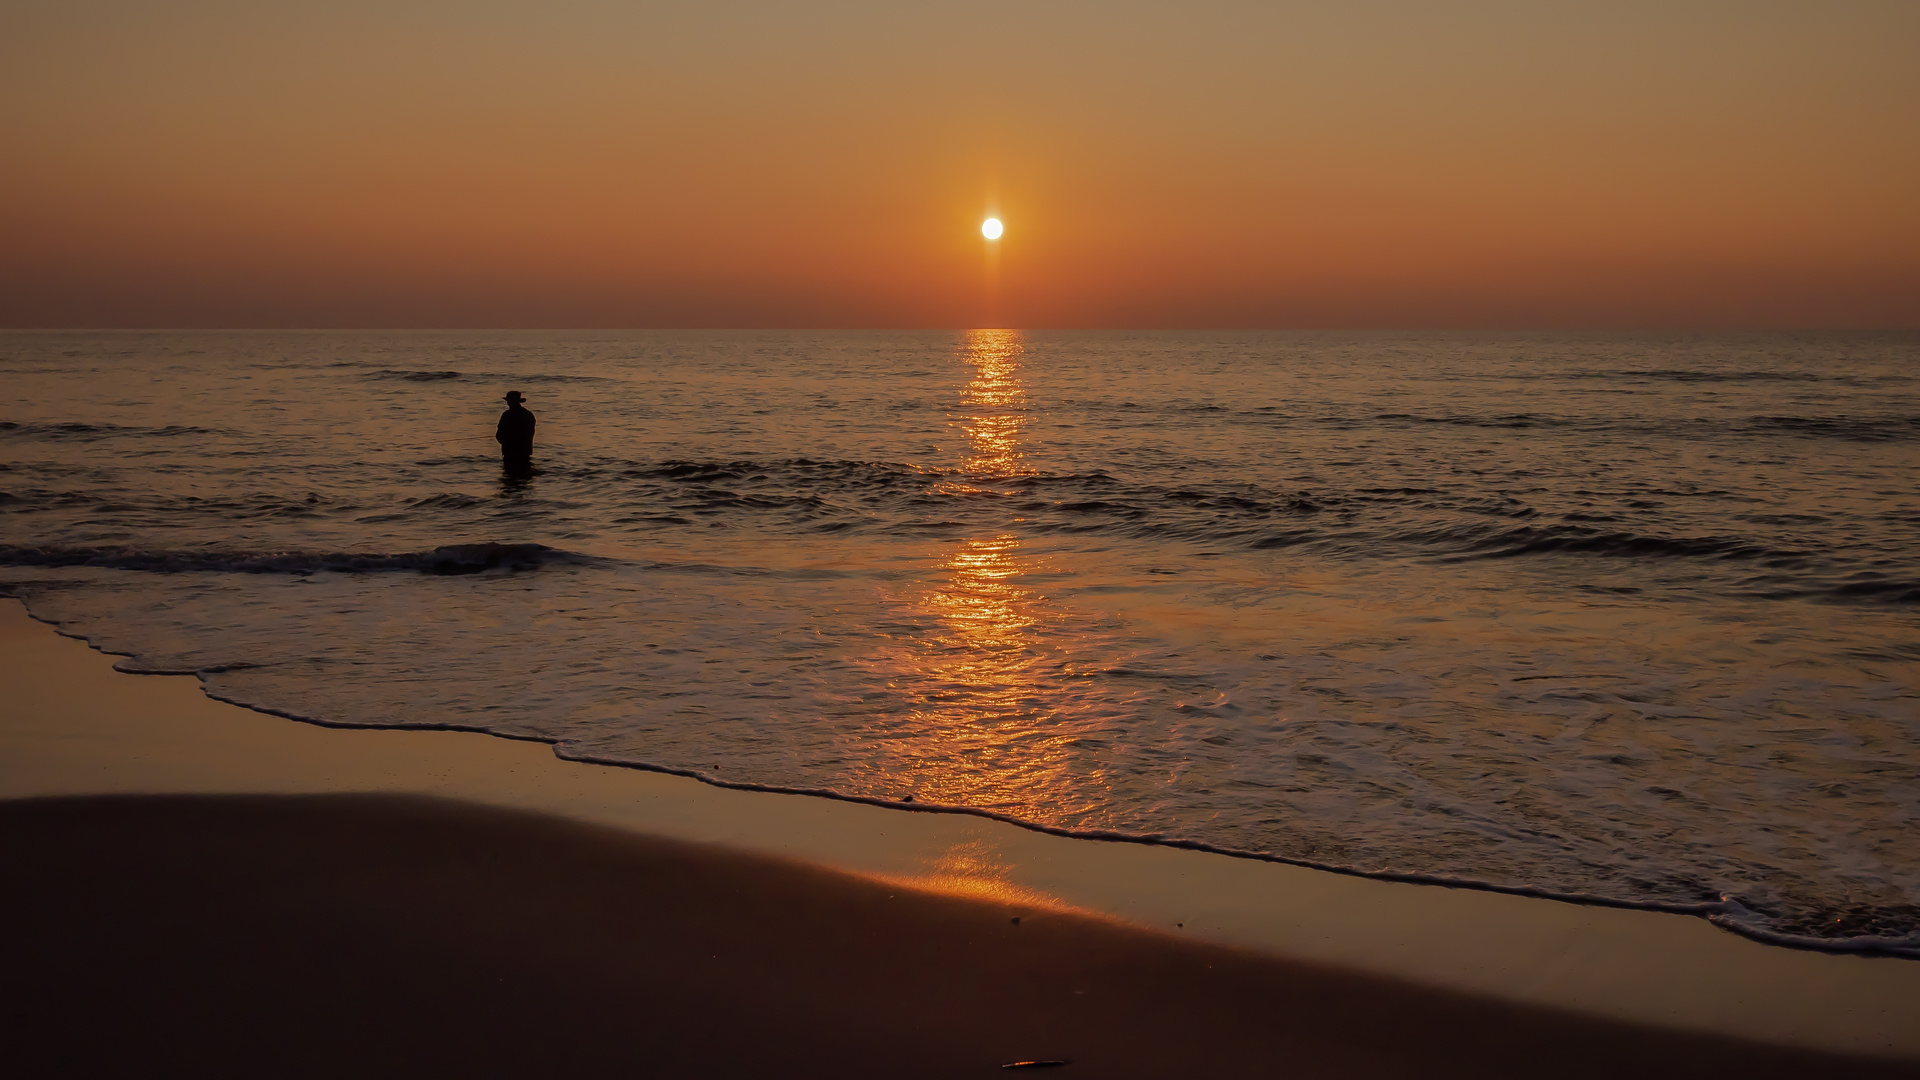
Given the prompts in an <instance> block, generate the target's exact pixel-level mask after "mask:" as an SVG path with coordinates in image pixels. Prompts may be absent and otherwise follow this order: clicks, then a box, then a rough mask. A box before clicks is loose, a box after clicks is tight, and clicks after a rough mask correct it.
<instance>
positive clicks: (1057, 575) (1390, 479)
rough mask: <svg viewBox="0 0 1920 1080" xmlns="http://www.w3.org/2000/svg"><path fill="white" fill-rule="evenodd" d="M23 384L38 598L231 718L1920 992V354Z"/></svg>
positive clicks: (126, 351) (36, 609)
mask: <svg viewBox="0 0 1920 1080" xmlns="http://www.w3.org/2000/svg"><path fill="white" fill-rule="evenodd" d="M0 384H3V385H4V386H5V400H4V402H0V593H4V594H6V595H9V596H13V597H18V598H19V599H21V600H23V601H25V603H26V604H27V606H28V608H29V610H30V611H31V612H32V613H33V614H34V615H35V616H37V617H39V618H41V619H44V620H48V621H51V622H54V623H57V624H58V625H59V626H60V627H61V629H62V630H64V631H65V632H67V633H69V634H75V635H82V636H84V637H86V638H87V639H88V640H89V641H91V642H92V643H93V644H94V645H95V646H96V647H98V648H101V649H103V650H106V651H109V652H112V653H118V654H124V656H125V659H123V660H122V661H121V662H120V667H121V668H122V669H123V670H127V671H135V672H165V673H191V674H195V675H197V676H198V677H199V678H200V680H201V681H202V682H203V684H204V686H205V689H206V692H207V693H208V694H209V695H211V696H213V697H215V698H218V699H220V700H223V701H231V702H236V703H239V704H242V705H246V706H249V707H252V708H255V709H259V710H262V711H264V712H269V713H273V714H275V715H278V716H283V717H288V718H290V719H292V720H301V721H306V722H310V723H317V724H329V725H345V726H366V727H396V728H449V729H460V730H475V731H484V732H492V733H496V734H498V735H502V736H508V737H513V738H520V739H538V740H543V741H546V742H549V743H551V744H552V745H553V747H554V750H555V752H556V753H558V754H559V755H560V756H562V757H565V758H569V759H577V760H583V761H592V762H602V763H608V764H614V765H624V766H632V767H639V768H646V769H656V770H665V771H669V772H675V773H682V774H685V775H688V776H695V777H699V778H700V779H702V780H705V781H707V782H710V783H716V784H723V785H733V786H740V787H749V788H756V789H769V790H778V791H792V792H802V793H809V794H813V795H817V796H821V797H830V798H850V799H860V800H868V801H873V802H878V803H882V804H886V805H891V806H898V807H900V808H901V809H902V810H903V811H935V812H966V813H978V814H985V815H990V816H993V817H997V818H1002V819H1005V820H1009V821H1013V822H1018V823H1021V824H1023V825H1027V826H1029V827H1033V828H1039V829H1045V830H1049V831H1054V832H1059V833H1066V834H1071V835H1078V836H1086V837H1090V838H1100V839H1106V840H1128V841H1139V842H1151V843H1166V844H1179V845H1183V846H1188V847H1196V848H1201V849H1205V850H1211V851H1217V852H1221V853H1224V854H1227V855H1233V856H1240V857H1252V858H1264V859H1274V860H1281V861H1286V862H1293V863H1299V864H1304V865H1309V866H1318V867H1326V868H1329V869H1334V870H1339V871H1343V872H1352V873H1361V874H1369V875H1378V876H1384V877H1389V878H1395V879H1400V880H1411V881H1434V882H1441V883H1445V884H1450V885H1456V886H1466V887H1474V888H1487V889H1497V890H1504V891H1511V892H1520V893H1528V894H1535V895H1542V896H1551V897H1559V898H1564V899H1570V900H1577V901H1582V902H1590V903H1607V904H1618V905H1627V906H1635V907H1645V908H1651V909H1656V910H1663V911H1676V912H1686V913H1691V914H1695V915H1699V916H1701V917H1704V918H1709V919H1712V920H1713V921H1714V922H1716V923H1718V924H1720V925H1722V926H1724V927H1727V928H1728V929H1730V930H1734V931H1738V932H1740V933H1744V934H1748V935H1750V936H1753V937H1757V938H1761V939H1763V940H1767V941H1772V942H1778V943H1782V944H1788V945H1796V946H1803V947H1815V948H1829V949H1844V950H1858V951H1869V952H1879V953H1894V954H1904V955H1912V956H1920V841H1916V837H1920V489H1917V488H1916V476H1917V473H1916V466H1920V334H1913V333H1886V334H1867V333H1753V334H1689V335H1673V334H1662V335H1651V334H1642V335H1625V334H1524V333H1512V334H1487V333H1459V334H1452V333H1450V334H1438V333H1331V332H1328V333H1266V332H1261V333H1255V332H1246V333H1224V332H1210V333H1121V332H1111V333H1093V332H1032V331H1027V332H1023V331H1015V330H974V331H953V332H883V331H873V332H717V331H716V332H619V333H615V332H572V333H556V332H540V333H534V332H513V333H508V332H462V333H451V332H412V333H399V332H385V331H382V332H371V331H370V332H317V331H316V332H224V333H203V332H165V333H159V332H115V333H93V332H87V333H68V332H59V333H55V332H45V333H41V332H12V333H6V334H0ZM509 390H518V391H520V392H522V393H524V394H525V395H526V397H527V403H528V406H529V408H531V409H532V411H533V412H534V414H535V415H536V416H537V417H538V429H537V435H536V444H535V454H534V468H533V469H532V471H531V472H530V473H529V472H515V471H508V470H505V469H503V467H502V464H501V459H500V454H499V448H498V446H497V445H496V443H495V441H494V437H493V431H494V424H495V422H496V420H497V418H498V416H499V413H500V410H501V409H502V407H503V406H502V404H501V397H502V395H503V394H505V393H506V392H507V391H509Z"/></svg>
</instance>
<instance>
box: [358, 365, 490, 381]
mask: <svg viewBox="0 0 1920 1080" xmlns="http://www.w3.org/2000/svg"><path fill="white" fill-rule="evenodd" d="M367 377H368V378H370V379H400V380H402V381H404V382H444V381H446V380H448V379H464V378H466V372H463V371H397V370H395V369H393V368H381V369H380V370H378V371H374V372H370V373H369V374H368V376H367Z"/></svg>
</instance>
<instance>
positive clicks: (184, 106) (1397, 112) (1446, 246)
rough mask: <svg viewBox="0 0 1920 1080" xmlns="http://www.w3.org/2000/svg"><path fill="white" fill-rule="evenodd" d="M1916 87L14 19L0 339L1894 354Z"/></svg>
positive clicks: (1458, 39)
mask: <svg viewBox="0 0 1920 1080" xmlns="http://www.w3.org/2000/svg"><path fill="white" fill-rule="evenodd" d="M1917 58H1920V3H1915V2H1913V0H1872V2H1868V0H1859V2H1848V0H1830V2H1824V3H1813V2H1806V3H1787V2H1769V0H1740V2H1732V0H1728V2H1719V0H1666V2H1660V3H1642V2H1638V0H1609V2H1604V3H1602V2H1592V3H1586V2H1551V0H1525V2H1522V0H1460V2H1440V0H1351V2H1344V3H1338V4H1334V3H1312V4H1307V3H1285V2H1276V0H1264V2H1258V3H1252V2H1247V3H1242V2H1220V3H1204V2H1188V3H1165V4H1161V3H1133V2H1115V0H1107V2H1101V3H1091V2H1087V3H1078V2H1045V0H1027V2H1023V3H1000V2H993V0H976V2H970V3H965V4H959V3H925V4H902V3H899V2H897V0H896V2H885V3H882V2H860V0H832V2H823V3H818V4H811V5H798V4H784V3H772V2H737V0H710V2H706V3H700V4H653V3H631V2H628V3H614V2H607V0H548V2H544V3H531V2H520V0H464V2H452V0H380V2H377V3H374V2H363V0H337V2H333V3H328V4H303V5H287V4H261V3H257V2H255V3H239V2H233V3H223V2H214V3H206V2H193V0H183V2H176V3H158V2H153V3H132V2H113V0H63V2H59V3H53V2H43V0H10V2H9V3H7V4H6V5H5V6H4V8H0V325H5V326H13V327H58V326H72V327H95V326H192V327H200V326H232V327H253V326H297V327H356V326H364V327H469V326H470V327H736V326H737V327H755V326H782V327H868V326H871V327H965V326H978V325H1006V326H1027V327H1276V328H1286V327H1432V328H1452V327H1494V328H1498V327H1511V328H1531V327H1568V328H1574V327H1596V328H1612V327H1623V328H1632V327H1649V328H1658V327H1739V326H1846V327H1916V326H1920V194H1916V193H1920V59H1917ZM989 215H993V216H997V217H999V218H1001V219H1003V220H1004V221H1005V222H1006V235H1005V237H1004V238H1003V239H1001V240H999V241H997V242H994V243H993V244H992V245H990V243H989V242H988V241H985V240H984V239H983V238H982V237H981V235H980V222H981V221H982V219H984V218H986V217H987V216H989ZM990 246H992V247H993V250H992V251H989V250H988V249H989V247H990ZM990 261H991V263H993V264H994V266H993V267H992V268H991V270H992V272H991V273H990V265H989V263H990Z"/></svg>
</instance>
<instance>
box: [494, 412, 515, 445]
mask: <svg viewBox="0 0 1920 1080" xmlns="http://www.w3.org/2000/svg"><path fill="white" fill-rule="evenodd" d="M512 415H513V414H512V413H511V412H503V413H501V414H500V423H499V424H498V425H496V426H495V427H494V429H493V441H494V442H497V443H504V442H506V441H507V417H509V416H512Z"/></svg>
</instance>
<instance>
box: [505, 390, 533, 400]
mask: <svg viewBox="0 0 1920 1080" xmlns="http://www.w3.org/2000/svg"><path fill="white" fill-rule="evenodd" d="M500 400H501V401H525V400H527V399H526V398H524V397H522V396H520V391H518V390H509V391H507V396H506V397H503V398H501V399H500Z"/></svg>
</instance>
